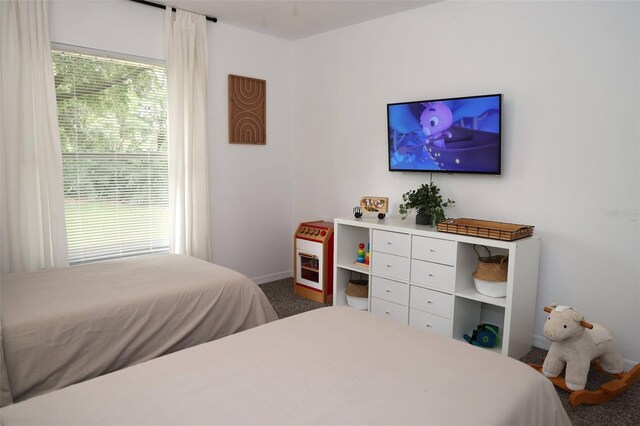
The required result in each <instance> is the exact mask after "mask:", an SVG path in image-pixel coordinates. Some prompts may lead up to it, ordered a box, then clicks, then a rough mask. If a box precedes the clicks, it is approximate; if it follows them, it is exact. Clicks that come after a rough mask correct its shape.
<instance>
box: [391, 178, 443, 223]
mask: <svg viewBox="0 0 640 426" xmlns="http://www.w3.org/2000/svg"><path fill="white" fill-rule="evenodd" d="M402 201H403V202H402V203H401V204H400V214H401V215H402V219H406V218H407V216H408V215H409V213H411V212H412V211H413V210H414V209H415V210H416V213H417V214H416V224H418V225H433V224H434V223H439V222H442V221H443V220H445V219H446V217H445V215H444V208H445V207H453V206H454V205H455V201H453V200H450V199H448V198H447V201H442V196H441V195H440V188H438V186H437V185H436V184H435V183H433V182H432V183H430V184H428V185H427V184H426V183H424V184H422V185H420V187H419V188H418V189H412V190H411V191H409V192H406V193H404V194H402Z"/></svg>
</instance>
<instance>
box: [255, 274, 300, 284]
mask: <svg viewBox="0 0 640 426" xmlns="http://www.w3.org/2000/svg"><path fill="white" fill-rule="evenodd" d="M292 276H293V271H282V272H277V273H275V274H269V275H262V276H261V277H255V278H251V280H252V281H253V282H254V283H256V284H258V285H260V284H265V283H270V282H271V281H278V280H284V279H285V278H291V277H292Z"/></svg>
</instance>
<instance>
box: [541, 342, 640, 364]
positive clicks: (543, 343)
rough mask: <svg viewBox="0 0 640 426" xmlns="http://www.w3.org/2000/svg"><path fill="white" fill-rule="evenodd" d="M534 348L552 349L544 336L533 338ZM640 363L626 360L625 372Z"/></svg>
mask: <svg viewBox="0 0 640 426" xmlns="http://www.w3.org/2000/svg"><path fill="white" fill-rule="evenodd" d="M533 346H535V347H536V348H540V349H544V350H545V351H548V350H549V348H550V347H551V342H550V341H548V340H547V338H546V337H544V336H533ZM636 364H638V362H634V361H631V360H628V359H625V360H624V371H629V370H631V369H632V368H633V367H634V366H635V365H636Z"/></svg>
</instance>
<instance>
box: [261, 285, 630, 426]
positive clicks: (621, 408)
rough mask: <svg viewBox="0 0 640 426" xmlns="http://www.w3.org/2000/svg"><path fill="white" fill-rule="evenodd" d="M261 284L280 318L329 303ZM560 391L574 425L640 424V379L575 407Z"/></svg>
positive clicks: (536, 360) (536, 352) (539, 354)
mask: <svg viewBox="0 0 640 426" xmlns="http://www.w3.org/2000/svg"><path fill="white" fill-rule="evenodd" d="M260 288H262V291H264V293H265V295H266V296H267V298H268V299H269V301H270V302H271V304H272V305H273V308H274V309H275V311H276V313H277V314H278V317H280V318H285V317H288V316H291V315H295V314H299V313H302V312H305V311H309V310H312V309H318V308H321V307H323V306H328V305H323V304H322V303H318V302H313V301H311V300H307V299H305V298H302V297H300V296H297V295H295V294H294V293H293V279H292V278H287V279H284V280H278V281H273V282H270V283H266V284H262V285H261V286H260ZM546 353H547V352H546V351H545V350H542V349H538V348H533V350H531V352H529V353H528V354H527V355H525V356H524V357H523V358H522V359H521V361H523V362H526V363H532V364H542V361H543V359H544V357H545V355H546ZM607 380H609V379H608V378H607V377H606V376H605V375H603V374H600V373H598V372H591V373H590V374H589V379H588V382H587V389H590V390H596V389H598V388H599V387H600V385H601V384H602V383H604V382H606V381H607ZM558 395H559V396H560V400H561V401H562V404H563V405H564V408H565V410H566V411H567V414H568V415H569V418H570V419H571V422H572V423H573V424H574V426H581V425H605V424H607V425H611V426H614V425H615V426H623V425H629V426H631V425H639V424H640V380H636V382H635V383H634V384H633V385H632V386H631V388H630V389H629V390H628V391H627V392H626V393H625V394H623V395H622V396H620V397H618V398H616V399H614V400H612V401H609V402H606V403H604V404H600V405H580V406H578V407H575V408H574V407H571V406H570V405H569V403H568V398H569V393H568V392H565V391H563V390H561V389H558Z"/></svg>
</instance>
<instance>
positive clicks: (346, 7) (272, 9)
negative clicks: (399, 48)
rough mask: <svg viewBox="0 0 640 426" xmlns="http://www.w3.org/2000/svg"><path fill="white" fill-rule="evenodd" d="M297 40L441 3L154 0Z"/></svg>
mask: <svg viewBox="0 0 640 426" xmlns="http://www.w3.org/2000/svg"><path fill="white" fill-rule="evenodd" d="M151 1H153V2H154V3H161V4H165V5H166V4H169V5H171V6H173V7H177V8H180V9H184V10H188V11H191V12H196V13H200V14H204V15H208V16H213V17H216V18H218V22H224V23H225V24H230V25H235V26H238V27H242V28H247V29H250V30H254V31H258V32H261V33H265V34H270V35H273V36H276V37H280V38H284V39H287V40H296V39H300V38H304V37H307V36H310V35H313V34H319V33H323V32H325V31H330V30H333V29H336V28H340V27H346V26H348V25H353V24H357V23H360V22H364V21H368V20H371V19H375V18H379V17H381V16H385V15H391V14H394V13H398V12H402V11H405V10H409V9H414V8H417V7H423V6H426V5H428V4H432V3H437V2H438V1H442V0H151Z"/></svg>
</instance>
